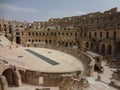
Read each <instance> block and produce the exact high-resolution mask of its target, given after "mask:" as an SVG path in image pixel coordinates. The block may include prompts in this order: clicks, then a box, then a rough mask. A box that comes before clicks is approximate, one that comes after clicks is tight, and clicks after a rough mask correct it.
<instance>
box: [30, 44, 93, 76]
mask: <svg viewBox="0 0 120 90" xmlns="http://www.w3.org/2000/svg"><path fill="white" fill-rule="evenodd" d="M29 46H30V47H34V46H35V47H40V48H49V49H54V50H58V51H62V52H65V53H68V54H70V55H72V56H74V57H76V58H77V59H78V60H80V61H81V62H82V63H83V66H84V69H85V70H84V74H86V75H89V76H92V74H93V72H94V64H95V61H94V59H93V58H92V57H91V56H89V55H87V54H86V53H84V52H82V51H79V50H75V49H71V48H66V47H63V46H58V45H40V44H36V45H33V44H30V45H29Z"/></svg>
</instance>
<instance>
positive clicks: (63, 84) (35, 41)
mask: <svg viewBox="0 0 120 90" xmlns="http://www.w3.org/2000/svg"><path fill="white" fill-rule="evenodd" d="M119 59H120V12H118V11H117V8H112V9H110V10H108V11H104V12H95V13H90V14H86V15H81V16H72V17H63V18H51V19H49V20H48V21H43V22H42V21H41V22H40V21H34V22H32V23H30V22H26V21H25V22H19V21H15V20H14V21H9V20H5V19H0V90H105V89H108V90H119V89H120V78H119V77H120V67H119V65H120V60H119Z"/></svg>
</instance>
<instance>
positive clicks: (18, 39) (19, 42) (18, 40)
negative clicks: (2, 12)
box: [16, 36, 21, 44]
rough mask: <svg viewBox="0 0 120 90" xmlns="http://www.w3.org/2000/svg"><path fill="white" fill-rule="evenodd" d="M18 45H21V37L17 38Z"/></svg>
mask: <svg viewBox="0 0 120 90" xmlns="http://www.w3.org/2000/svg"><path fill="white" fill-rule="evenodd" d="M16 43H17V44H21V39H20V36H17V37H16Z"/></svg>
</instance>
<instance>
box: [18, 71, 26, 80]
mask: <svg viewBox="0 0 120 90" xmlns="http://www.w3.org/2000/svg"><path fill="white" fill-rule="evenodd" d="M19 73H20V75H21V80H22V82H26V79H25V72H24V71H23V70H19Z"/></svg>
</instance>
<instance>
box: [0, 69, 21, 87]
mask: <svg viewBox="0 0 120 90" xmlns="http://www.w3.org/2000/svg"><path fill="white" fill-rule="evenodd" d="M2 75H3V76H5V77H6V79H7V83H8V86H19V81H18V76H17V74H16V72H15V71H13V69H11V68H8V69H6V70H5V71H4V72H3V73H2Z"/></svg>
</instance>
